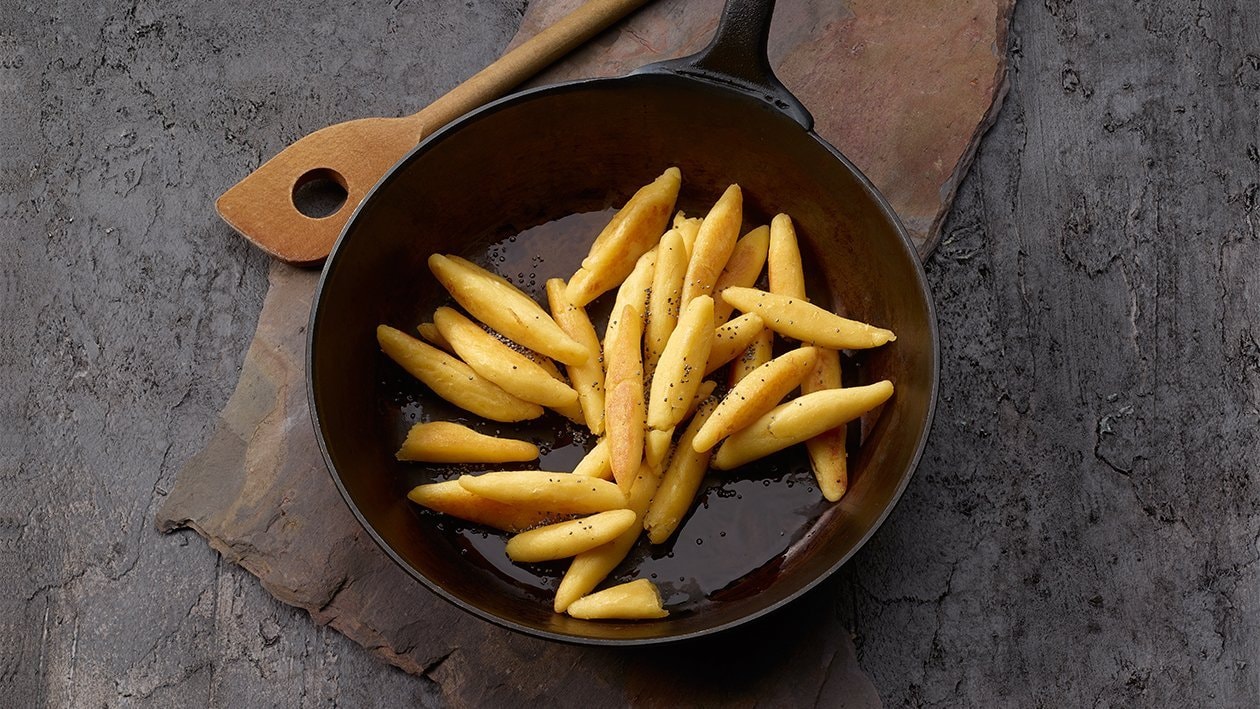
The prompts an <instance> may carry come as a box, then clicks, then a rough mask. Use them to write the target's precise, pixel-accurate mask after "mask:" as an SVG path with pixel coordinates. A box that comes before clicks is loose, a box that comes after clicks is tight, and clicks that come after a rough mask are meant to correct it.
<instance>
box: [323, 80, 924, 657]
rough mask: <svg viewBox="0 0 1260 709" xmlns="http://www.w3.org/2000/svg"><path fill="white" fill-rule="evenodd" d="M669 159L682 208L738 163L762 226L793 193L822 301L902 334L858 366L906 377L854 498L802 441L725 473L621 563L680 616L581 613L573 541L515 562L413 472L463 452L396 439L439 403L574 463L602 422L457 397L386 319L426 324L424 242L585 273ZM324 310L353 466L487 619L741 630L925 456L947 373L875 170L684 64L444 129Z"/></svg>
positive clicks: (355, 487) (600, 310)
mask: <svg viewBox="0 0 1260 709" xmlns="http://www.w3.org/2000/svg"><path fill="white" fill-rule="evenodd" d="M670 165H676V166H678V167H679V168H680V169H681V170H682V173H683V192H682V195H681V196H680V200H679V206H680V208H682V209H683V210H685V211H686V212H687V213H688V214H689V215H696V216H702V215H703V214H704V212H705V211H706V210H707V209H708V207H709V205H711V204H712V202H713V201H714V200H716V198H717V197H718V196H719V195H720V194H721V192H722V190H723V189H725V188H726V186H727V185H728V184H730V183H739V184H740V185H741V187H742V188H743V192H744V200H745V226H746V227H747V228H751V227H753V226H756V225H758V224H762V223H766V222H767V221H768V218H769V217H771V216H773V215H774V214H777V213H779V212H786V213H788V214H790V215H791V216H792V217H793V219H794V221H795V223H796V226H797V232H798V236H799V238H800V241H801V246H802V252H803V257H804V261H805V267H806V272H807V273H808V274H810V277H811V281H810V284H809V286H810V290H811V292H810V296H811V298H812V299H813V300H814V301H815V302H819V303H821V304H823V305H825V306H831V307H833V308H834V309H835V310H836V311H837V312H840V313H841V314H847V315H850V316H852V317H855V318H858V319H862V320H866V321H869V322H873V323H876V324H879V325H881V326H885V327H889V328H891V329H893V330H894V331H895V332H896V333H897V336H898V339H897V341H896V342H895V343H894V344H892V345H890V346H887V347H884V348H881V349H878V350H873V351H870V352H866V353H861V354H859V355H857V356H854V357H849V358H847V359H846V371H845V382H846V384H857V383H866V382H870V381H876V380H879V379H885V378H887V379H890V380H892V381H893V383H894V384H895V386H896V389H897V391H896V394H895V395H894V397H893V399H892V400H891V401H890V402H889V403H888V404H886V405H885V406H884V407H883V408H882V411H881V412H879V414H878V416H873V417H869V418H868V419H867V420H865V421H863V422H862V424H861V425H860V426H858V425H854V426H851V430H850V439H851V440H850V443H851V458H850V476H851V478H850V491H849V493H848V494H847V495H846V496H845V498H844V499H843V500H842V501H841V502H840V503H838V504H835V505H831V504H828V503H826V502H824V501H823V500H822V498H821V495H819V493H818V492H817V489H816V486H815V485H814V484H813V482H812V480H813V478H812V474H811V473H810V471H809V466H808V461H807V459H806V458H805V456H804V455H803V453H801V452H800V451H789V452H786V453H784V454H782V455H779V456H776V457H774V458H772V459H768V460H766V461H762V462H760V463H755V464H751V465H749V466H746V467H745V468H744V469H741V470H738V471H732V472H729V473H723V474H717V473H711V474H710V476H709V477H708V478H707V479H706V481H705V485H704V487H703V488H702V491H701V502H700V505H699V509H698V510H697V511H696V512H695V513H694V514H693V515H692V516H691V518H690V519H688V520H687V521H685V522H684V525H683V526H682V528H681V529H680V531H679V532H678V533H677V534H676V535H675V538H674V539H673V540H671V542H670V543H668V544H666V545H663V546H661V547H658V548H651V549H649V548H647V544H646V541H640V544H639V546H638V547H636V550H635V552H633V553H632V555H631V557H630V558H629V559H628V560H627V561H626V562H625V563H624V564H623V565H622V566H621V567H619V568H618V570H617V571H616V572H614V574H613V576H612V577H611V578H610V580H609V582H608V583H611V582H614V581H623V580H630V579H633V578H638V577H648V578H652V579H653V580H654V581H656V582H657V583H658V585H659V586H660V587H661V589H662V593H663V596H664V598H665V601H666V604H667V607H669V608H670V609H671V611H672V615H671V617H670V618H669V619H668V620H665V621H655V622H644V623H596V622H589V621H580V620H576V619H572V618H568V617H566V616H560V615H556V614H554V613H552V612H551V608H550V605H551V597H552V591H553V590H554V587H555V584H556V583H557V582H558V579H559V577H560V575H561V574H562V573H563V570H564V568H565V564H564V563H563V562H557V563H553V564H542V565H530V566H514V565H512V564H510V563H508V562H507V560H506V557H505V556H504V555H503V551H502V540H501V539H500V538H499V535H495V534H489V533H486V532H484V531H482V530H481V529H479V528H476V527H471V526H468V525H464V524H462V523H458V522H456V521H453V520H449V519H445V518H442V517H440V516H438V515H435V514H432V513H430V512H428V511H426V510H422V509H419V508H417V507H416V506H415V505H413V504H411V503H409V502H408V501H407V500H406V498H405V495H406V492H407V490H409V489H410V488H411V487H412V486H414V485H416V484H420V483H422V482H432V481H436V480H442V479H448V478H450V477H452V476H454V475H457V474H459V473H461V472H467V471H468V470H469V469H468V468H454V467H451V466H426V465H421V464H414V463H410V464H404V463H399V462H397V461H396V460H394V458H393V453H394V451H395V450H397V448H398V445H399V444H400V442H401V441H402V438H403V437H404V435H405V432H406V430H407V428H408V427H409V426H410V425H411V424H412V423H414V422H416V421H420V420H430V419H432V420H457V421H461V422H465V423H468V424H469V425H473V426H474V427H476V428H478V429H479V430H481V431H483V432H486V433H490V434H501V435H505V436H514V437H519V438H525V439H532V440H536V441H538V442H539V443H540V444H541V445H542V446H543V448H544V450H545V455H544V458H543V461H542V467H543V468H544V469H565V468H566V467H567V466H571V465H572V464H573V463H574V462H576V460H577V459H578V458H579V457H580V456H581V455H582V453H583V452H584V450H585V449H587V448H589V447H590V446H592V445H593V444H594V440H592V439H591V438H590V437H589V435H583V432H582V430H581V429H578V428H577V427H574V426H572V425H571V424H569V423H568V422H567V421H565V420H563V419H562V418H560V417H559V416H556V415H553V414H548V415H547V416H546V417H544V418H543V419H540V420H539V421H537V422H534V423H528V424H495V423H491V422H481V421H477V420H476V419H475V417H472V416H470V415H465V414H462V413H461V412H460V411H459V410H458V409H455V408H454V407H451V406H450V405H448V404H445V403H444V402H442V401H440V400H437V399H436V397H435V396H433V395H432V394H431V393H430V392H428V391H427V390H426V389H425V387H424V386H423V385H421V384H419V383H418V382H415V381H413V380H411V379H410V378H409V377H407V375H406V374H404V373H402V372H401V370H400V369H399V368H398V367H396V366H395V365H394V364H393V363H392V362H390V361H389V360H388V359H387V358H386V357H385V356H384V355H383V354H381V353H380V351H379V348H378V347H377V345H376V342H375V338H374V330H375V327H376V325H377V324H379V323H386V324H389V325H393V326H395V327H398V328H400V329H403V330H405V331H413V332H414V327H415V325H417V324H419V323H421V322H426V321H429V320H430V319H431V317H432V313H433V310H434V309H435V308H436V307H437V306H439V305H443V304H447V303H448V302H449V301H448V299H447V298H446V297H445V294H444V293H443V291H442V290H441V287H440V286H439V285H438V284H437V283H436V281H435V280H434V279H433V278H432V277H431V275H430V274H429V271H428V268H427V266H426V263H425V261H426V259H427V257H428V256H429V255H430V254H431V253H434V252H440V253H455V254H459V255H462V256H464V257H466V258H469V259H472V260H474V261H476V262H478V263H480V264H482V265H484V266H486V267H489V268H491V269H492V270H495V271H497V272H499V273H501V274H502V275H504V276H506V277H507V278H509V279H511V280H512V281H513V282H515V283H516V284H517V285H518V286H520V287H521V288H523V289H524V290H525V291H526V292H528V293H530V294H531V295H533V296H535V298H537V299H538V300H539V302H540V303H545V302H546V299H545V295H544V293H543V287H544V284H545V281H546V279H547V278H550V277H554V276H559V277H564V278H567V277H568V276H569V275H571V274H572V272H573V271H574V270H575V269H576V268H577V266H578V264H579V263H580V261H581V259H582V257H583V256H584V255H585V254H586V251H587V249H588V247H589V243H590V240H591V239H593V238H594V235H595V234H596V233H597V232H598V230H599V228H600V227H601V226H602V224H603V222H605V221H606V220H607V217H608V215H610V214H611V213H612V212H611V211H610V210H611V208H613V207H615V206H618V205H620V204H622V203H623V202H624V201H625V199H626V198H627V197H628V196H629V195H630V194H632V193H633V192H634V191H635V190H636V189H637V188H638V187H640V186H642V185H643V184H646V183H647V182H649V181H651V180H652V179H653V178H654V177H656V176H657V175H658V174H660V172H661V171H663V170H664V169H665V168H666V167H668V166H670ZM611 300H612V296H611V294H609V295H608V296H606V297H604V298H602V299H601V300H599V301H596V303H595V304H594V305H593V306H592V307H591V312H592V316H593V318H594V319H595V320H596V321H597V330H599V331H600V332H601V333H602V321H603V319H604V317H606V312H607V310H608V309H609V306H610V304H611ZM313 323H314V325H313V332H312V340H311V362H310V367H311V377H312V382H311V390H312V401H313V405H314V408H315V412H316V415H317V427H318V429H319V434H320V435H321V437H322V439H323V443H324V446H325V450H326V453H327V456H328V459H329V461H330V463H331V464H332V467H333V469H334V475H335V477H336V478H337V479H338V481H339V484H340V485H341V486H342V488H343V490H344V492H345V493H346V496H347V497H348V499H349V500H350V501H351V503H352V506H354V507H355V508H357V511H358V513H359V514H360V516H361V517H362V519H363V520H364V521H365V523H366V524H367V525H368V526H369V527H370V529H371V530H373V532H374V534H375V535H376V536H377V537H378V539H379V540H380V541H381V542H382V544H383V545H384V546H385V548H386V549H387V551H389V552H390V553H391V554H392V555H393V556H394V557H395V558H396V559H397V560H398V561H399V563H401V564H402V565H403V566H404V568H407V569H408V570H409V571H411V572H412V573H413V574H415V575H416V576H417V577H419V578H421V579H423V580H425V581H426V582H427V583H429V584H430V586H431V587H433V588H434V589H435V590H438V591H439V592H441V593H443V594H444V595H446V596H447V597H448V598H450V599H451V600H454V601H456V602H457V603H459V604H461V605H463V606H464V607H466V608H468V609H470V610H472V611H474V612H476V613H478V614H480V615H482V616H483V617H486V618H489V619H491V620H495V621H497V622H502V623H505V624H508V625H510V626H513V627H517V628H519V629H524V630H527V631H533V632H537V633H540V634H543V635H548V636H553V637H562V638H569V639H577V640H586V641H593V642H619V641H620V642H636V641H638V642H643V641H652V640H659V639H666V638H675V637H683V636H688V635H693V634H697V633H703V632H706V631H709V630H712V629H715V628H720V627H725V626H728V625H731V624H734V623H737V622H739V621H741V620H744V619H747V618H750V617H754V616H756V615H759V614H761V613H763V612H765V611H766V610H768V609H771V608H773V607H775V606H777V605H778V604H780V603H782V602H784V601H785V600H787V599H790V598H792V597H794V596H795V595H797V594H799V593H800V592H802V591H803V590H804V589H806V588H808V587H810V586H812V585H813V584H814V583H816V582H817V581H818V580H820V579H821V578H822V577H824V576H825V575H826V574H827V573H828V572H829V571H831V570H833V569H834V568H835V567H836V566H838V565H839V564H840V563H841V562H842V561H843V560H844V559H846V558H848V556H849V555H851V554H852V552H853V551H855V550H856V549H857V548H858V547H859V546H860V545H861V543H862V542H863V541H865V539H866V538H867V537H868V536H869V534H870V533H871V532H872V531H873V529H874V528H875V527H876V526H877V525H878V523H879V522H880V521H881V520H882V518H883V516H884V515H885V514H886V512H887V510H888V509H889V508H890V507H891V505H892V504H893V503H894V502H895V500H896V498H897V497H898V496H899V494H900V492H901V490H902V489H903V488H904V486H905V483H906V482H907V481H908V479H909V476H910V475H911V474H912V472H913V465H914V462H915V459H916V458H917V455H918V453H919V451H920V449H921V445H922V441H923V437H924V436H925V434H926V428H927V424H928V420H929V417H930V412H931V402H932V396H933V387H934V381H935V374H936V372H935V367H936V363H935V353H934V341H933V332H932V328H933V324H932V316H931V306H930V303H929V300H928V294H927V292H926V290H925V286H924V284H923V280H922V271H921V269H920V268H919V266H918V261H917V259H916V258H915V256H914V255H913V254H912V253H911V251H910V249H909V246H908V243H907V242H906V240H905V239H904V237H902V236H901V235H900V234H899V233H898V230H897V227H896V225H895V224H894V223H893V221H892V220H891V219H890V218H889V217H888V213H887V212H886V210H885V209H884V208H883V207H882V204H881V203H880V202H879V201H878V200H877V199H876V198H874V197H873V195H872V192H871V190H870V188H869V187H868V186H867V185H866V183H865V182H864V181H863V180H862V179H861V178H860V177H859V176H858V175H857V174H856V173H855V172H853V171H852V170H851V169H849V168H848V167H847V164H846V163H844V162H843V161H842V160H840V159H839V158H837V157H836V156H835V154H833V153H832V152H831V151H830V150H829V149H828V148H827V147H826V146H825V145H824V144H822V143H820V142H819V141H818V139H817V138H816V137H815V136H813V135H812V134H811V133H808V132H807V131H805V130H803V129H802V128H801V127H800V126H798V125H797V124H795V123H794V122H792V121H791V120H790V119H788V118H786V117H785V116H783V115H782V114H780V113H778V112H777V111H775V110H774V109H772V108H770V107H768V106H766V105H765V104H762V103H761V102H759V101H756V100H753V99H751V98H748V97H745V96H742V95H739V94H735V93H732V92H729V91H726V90H722V89H718V88H715V87H708V86H704V85H702V84H699V83H698V82H695V81H689V80H683V79H679V78H676V77H670V76H635V77H629V78H626V79H618V80H609V81H599V82H586V83H579V84H574V85H568V86H562V87H556V88H552V89H548V90H545V91H540V92H534V93H531V94H526V95H522V96H519V97H516V98H513V99H510V100H507V101H504V102H500V103H497V104H494V105H492V106H490V107H488V108H486V109H483V110H481V111H479V112H477V113H475V114H473V115H471V116H469V117H467V118H465V119H464V120H462V121H460V122H459V123H457V124H455V125H453V126H452V127H450V128H448V129H447V130H445V131H443V132H441V133H439V134H437V135H436V136H434V138H432V139H430V140H429V141H427V142H426V143H425V144H423V145H422V146H421V147H420V148H419V149H417V151H416V152H414V153H413V154H412V155H411V156H409V157H408V158H407V159H405V160H404V161H403V162H402V163H401V164H400V165H399V166H398V167H397V168H395V170H394V171H393V172H392V173H391V174H390V175H389V176H388V177H387V178H386V179H385V180H384V181H383V182H382V183H381V185H379V186H378V187H377V189H376V191H375V192H374V193H373V194H372V195H371V196H370V197H369V199H368V200H367V201H366V202H365V203H364V205H363V206H362V208H361V209H360V211H359V213H358V214H357V215H356V217H355V218H354V219H353V221H352V222H351V224H350V225H349V227H348V229H347V232H346V234H345V235H344V236H343V238H342V240H341V242H340V243H339V245H338V247H337V249H336V250H335V252H334V254H333V256H332V257H331V258H330V261H329V263H328V266H327V269H326V273H325V276H324V281H323V283H322V286H321V291H320V294H319V296H318V302H317V305H316V314H315V318H314V320H313ZM859 439H864V440H862V441H861V445H860V447H858V443H859ZM509 467H511V466H480V467H478V468H475V469H476V470H486V469H492V468H509ZM525 467H528V466H525Z"/></svg>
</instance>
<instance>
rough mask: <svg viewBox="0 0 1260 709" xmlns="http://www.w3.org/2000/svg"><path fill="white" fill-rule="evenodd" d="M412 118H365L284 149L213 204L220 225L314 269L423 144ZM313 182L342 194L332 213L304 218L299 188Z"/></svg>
mask: <svg viewBox="0 0 1260 709" xmlns="http://www.w3.org/2000/svg"><path fill="white" fill-rule="evenodd" d="M424 132H425V131H424V127H423V125H422V124H421V123H420V122H419V121H417V120H416V119H415V117H414V116H413V117H407V118H364V119H360V120H356V121H349V122H346V123H338V124H337V125H334V126H329V127H327V128H324V129H321V130H318V131H316V132H314V133H311V134H310V135H308V136H306V137H304V138H302V139H301V140H299V141H297V142H296V143H294V144H292V145H290V146H289V147H288V148H286V149H284V150H283V151H282V152H280V154H278V155H276V156H275V157H274V158H272V159H271V160H268V161H267V162H266V163H264V164H263V165H262V166H261V167H259V168H258V169H257V170H255V171H254V172H253V173H251V174H249V175H248V176H247V177H245V179H243V180H241V181H240V182H238V183H236V184H235V185H233V186H232V187H231V188H230V189H229V190H228V191H226V192H224V193H223V194H222V195H221V196H220V197H219V200H218V201H217V202H216V203H215V208H216V209H217V210H218V212H219V215H220V216H222V217H223V220H224V221H226V222H227V223H228V224H230V225H232V228H233V229H236V230H237V231H238V232H240V233H241V234H242V235H243V236H244V237H245V238H247V239H249V240H250V241H252V242H254V243H255V244H257V245H258V246H259V248H261V249H262V250H264V251H266V252H267V253H269V254H271V255H272V256H275V257H276V258H278V259H280V260H281V261H285V262H287V263H292V264H295V265H302V266H311V265H317V264H319V263H320V262H322V261H323V260H324V258H325V257H327V256H328V254H329V252H330V251H332V247H333V243H334V242H335V241H336V240H337V236H338V235H339V234H341V230H342V228H343V227H345V225H346V221H348V220H349V218H350V215H351V214H352V213H353V212H354V208H355V207H357V206H358V204H359V202H361V201H363V197H364V196H365V195H366V194H367V191H368V190H370V189H371V188H372V186H373V185H375V184H376V182H377V180H379V179H380V178H381V176H382V175H384V174H385V172H386V171H387V170H388V169H389V168H390V167H392V166H393V165H394V164H395V163H397V162H398V161H399V160H400V159H401V158H402V156H403V155H406V154H407V151H408V150H411V149H412V148H414V147H415V146H416V144H417V143H419V142H420V139H421V138H422V137H423V134H424ZM314 179H330V180H333V181H335V182H336V183H337V184H339V185H340V186H341V187H342V188H344V189H345V192H346V199H345V202H344V203H343V204H342V205H341V206H340V208H338V209H336V210H335V211H334V212H333V213H332V214H329V215H327V216H323V217H309V216H307V215H305V214H303V213H302V212H301V211H299V210H298V207H297V205H296V204H295V203H294V194H295V192H296V190H297V189H298V188H299V187H301V186H303V185H304V184H306V183H308V182H310V181H311V180H314Z"/></svg>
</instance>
